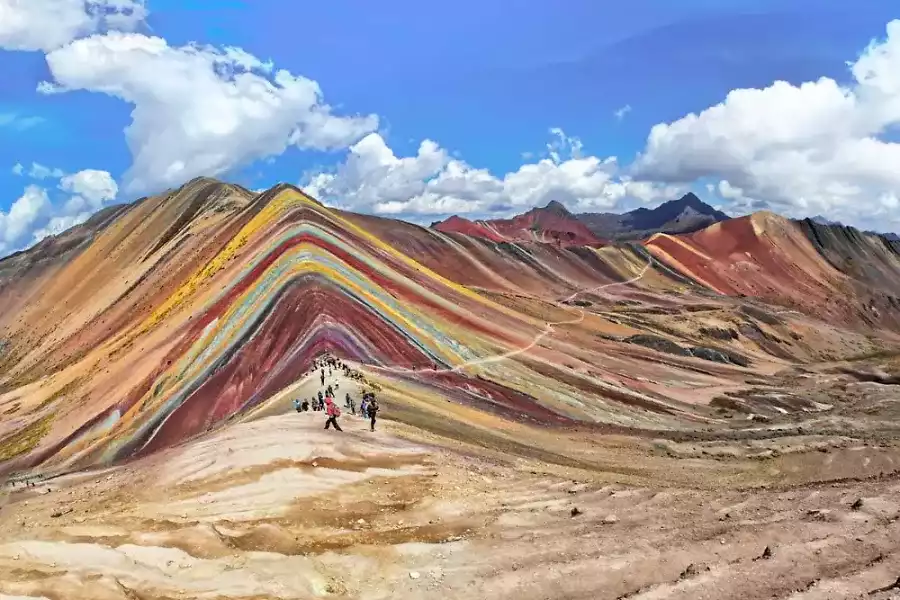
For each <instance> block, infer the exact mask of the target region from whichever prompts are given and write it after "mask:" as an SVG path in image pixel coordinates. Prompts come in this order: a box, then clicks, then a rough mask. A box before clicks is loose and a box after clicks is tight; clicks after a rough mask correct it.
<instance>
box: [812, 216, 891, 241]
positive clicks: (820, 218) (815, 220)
mask: <svg viewBox="0 0 900 600" xmlns="http://www.w3.org/2000/svg"><path fill="white" fill-rule="evenodd" d="M809 220H810V221H812V222H813V223H817V224H818V225H836V226H838V227H847V226H846V225H844V224H843V223H841V222H840V221H833V220H831V219H826V218H825V217H823V216H822V215H816V216H815V217H810V219H809ZM863 233H868V234H871V235H880V236H881V237H883V238H884V239H886V240H888V241H890V242H900V235H897V234H896V233H891V232H888V233H881V232H878V231H872V230H867V231H864V232H863Z"/></svg>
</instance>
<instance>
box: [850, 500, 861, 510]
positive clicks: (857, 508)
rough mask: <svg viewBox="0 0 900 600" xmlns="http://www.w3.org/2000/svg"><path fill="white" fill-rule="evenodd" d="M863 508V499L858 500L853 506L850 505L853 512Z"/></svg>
mask: <svg viewBox="0 0 900 600" xmlns="http://www.w3.org/2000/svg"><path fill="white" fill-rule="evenodd" d="M862 507H863V499H862V498H857V499H856V502H854V503H853V504H851V505H850V508H851V509H853V510H859V509H861V508H862Z"/></svg>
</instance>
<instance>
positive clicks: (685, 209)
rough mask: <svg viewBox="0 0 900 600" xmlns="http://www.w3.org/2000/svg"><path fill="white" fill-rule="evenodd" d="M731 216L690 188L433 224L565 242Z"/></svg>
mask: <svg viewBox="0 0 900 600" xmlns="http://www.w3.org/2000/svg"><path fill="white" fill-rule="evenodd" d="M728 218H729V217H728V215H726V214H725V213H723V212H721V211H719V210H716V209H715V208H713V207H712V206H710V205H708V204H706V203H705V202H703V201H702V200H700V198H698V197H697V196H696V195H694V194H692V193H689V194H686V195H684V196H682V197H681V198H679V199H678V200H670V201H669V202H665V203H663V204H661V205H660V206H658V207H656V208H652V209H647V208H638V209H636V210H632V211H630V212H626V213H622V214H617V213H582V214H573V213H571V212H570V211H569V210H568V209H567V208H566V207H565V206H563V205H562V204H561V203H559V202H556V201H553V202H550V203H549V204H548V205H547V206H545V207H543V208H534V209H532V210H530V211H528V212H527V213H525V214H522V215H518V216H516V217H513V218H511V219H492V220H486V221H470V220H468V219H464V218H462V217H457V216H453V217H450V218H449V219H446V220H444V221H439V222H437V223H433V224H432V227H433V228H434V229H437V230H438V231H442V232H444V233H451V232H454V233H464V234H467V235H472V236H476V237H482V238H487V239H490V240H493V241H497V242H499V241H517V242H521V241H541V242H552V243H557V244H559V245H564V246H575V245H578V246H586V245H587V246H593V245H601V244H603V243H605V242H608V241H628V240H638V239H643V238H646V237H649V236H651V235H653V234H654V233H669V234H678V233H691V232H693V231H697V230H699V229H703V228H704V227H708V226H710V225H712V224H714V223H718V222H720V221H725V220H727V219H728Z"/></svg>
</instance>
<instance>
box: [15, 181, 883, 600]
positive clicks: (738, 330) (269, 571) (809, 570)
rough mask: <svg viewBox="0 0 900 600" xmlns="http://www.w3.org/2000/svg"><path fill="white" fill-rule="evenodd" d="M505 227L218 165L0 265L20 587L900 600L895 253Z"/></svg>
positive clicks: (771, 234)
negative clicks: (320, 193) (359, 202)
mask: <svg viewBox="0 0 900 600" xmlns="http://www.w3.org/2000/svg"><path fill="white" fill-rule="evenodd" d="M535 210H536V211H539V210H540V209H535ZM529 215H530V216H529V217H528V219H524V220H523V222H527V223H528V224H529V227H530V226H532V225H533V224H534V223H540V222H543V221H542V220H541V218H540V217H541V215H539V214H537V213H529ZM516 222H517V221H516V220H515V219H513V220H510V221H508V222H505V223H507V224H506V225H505V226H506V227H513V225H512V224H514V223H516ZM552 222H553V223H554V224H558V220H553V221H552ZM554 226H556V225H554ZM479 227H481V228H482V229H483V228H484V227H485V226H484V225H483V224H481V225H479ZM488 229H489V231H490V234H491V235H490V236H487V237H478V236H477V235H476V234H477V232H475V233H473V235H465V234H461V233H454V232H447V231H438V230H436V229H433V228H423V227H419V226H417V225H412V224H408V223H404V222H400V221H395V220H389V219H381V218H376V217H371V216H364V215H358V214H352V213H345V212H341V211H337V210H332V209H329V208H326V207H324V206H322V205H321V204H319V203H318V202H316V201H315V200H313V199H311V198H309V197H307V196H305V195H304V194H302V193H301V192H300V191H299V190H296V189H295V188H292V187H290V186H278V187H276V188H273V189H272V190H270V191H268V192H266V193H263V194H259V195H257V194H253V193H251V192H249V191H247V190H244V189H243V188H240V187H237V186H232V185H228V184H223V183H220V182H217V181H214V180H209V179H198V180H194V181H192V182H190V183H189V184H187V185H186V186H184V187H183V188H180V189H178V190H173V191H172V192H170V193H169V194H165V195H162V196H155V197H151V198H147V199H145V200H142V201H140V202H138V203H135V204H133V205H128V206H125V207H116V208H114V209H109V210H108V211H106V212H104V213H99V214H98V215H97V216H95V217H94V218H93V219H91V220H90V221H88V222H87V223H85V224H83V225H80V226H78V227H76V228H73V229H71V230H69V231H67V232H65V233H63V234H61V235H60V236H56V237H51V238H48V239H47V240H45V241H44V242H41V243H40V244H38V246H36V247H34V248H32V249H31V250H28V251H26V252H24V253H19V254H16V255H13V256H11V257H9V258H7V259H4V260H3V261H0V330H2V331H0V336H2V345H0V348H2V350H0V413H2V414H3V417H2V419H0V468H2V473H3V474H4V476H5V477H6V483H5V485H4V487H3V496H2V508H0V599H2V600H5V599H9V598H32V599H35V598H46V599H50V600H81V599H84V600H95V599H96V600H105V599H116V600H120V599H140V600H163V599H165V600H174V599H179V600H181V599H193V598H203V599H210V600H212V599H216V600H226V599H228V600H237V599H241V600H251V599H253V600H262V599H294V598H297V599H305V598H359V599H366V600H375V599H388V598H401V599H402V598H409V599H419V598H460V599H462V598H466V599H469V598H510V599H515V600H530V599H535V600H538V599H547V598H551V599H585V600H588V599H590V600H594V599H605V598H609V599H620V598H621V599H624V598H629V599H637V600H650V599H674V598H684V599H691V600H693V599H700V598H709V599H711V600H716V599H731V598H733V599H744V600H750V599H764V598H765V599H769V598H783V599H788V598H789V599H792V600H800V599H804V600H806V599H809V600H811V599H823V600H824V599H839V598H840V599H843V598H871V599H874V600H885V599H888V598H900V521H898V519H900V476H898V473H900V444H898V441H900V435H898V434H900V402H898V400H900V397H898V390H900V244H898V243H897V242H891V241H889V240H887V239H885V238H882V237H879V236H875V235H869V234H862V233H860V232H858V231H856V230H853V229H851V228H846V227H842V226H836V225H835V226H830V225H821V224H817V223H814V222H812V221H809V220H806V221H791V220H788V219H785V218H782V217H780V216H777V215H774V214H772V213H766V212H763V213H755V214H753V215H749V216H746V217H742V218H737V219H730V220H726V221H722V222H718V223H715V224H713V225H711V226H709V227H706V228H705V229H700V230H698V231H695V232H692V233H686V234H678V235H669V234H664V233H657V234H653V235H651V236H649V237H648V238H646V239H644V240H643V241H640V242H633V243H627V244H605V243H593V244H592V245H577V244H572V245H565V244H560V243H555V242H549V243H547V242H544V241H537V240H542V239H543V237H542V235H541V233H540V232H539V231H535V230H532V229H529V230H528V232H527V234H526V232H525V231H524V230H523V232H522V235H521V236H520V239H533V240H536V241H515V240H514V239H512V238H510V240H507V239H505V236H507V235H508V234H509V231H507V230H505V229H504V230H500V229H496V228H494V229H491V228H488ZM497 236H499V237H497ZM493 237H497V239H493ZM573 239H574V238H573ZM325 355H330V356H334V357H337V358H339V359H341V360H342V361H344V363H345V364H346V365H347V366H348V369H349V370H350V372H352V373H353V374H355V376H354V377H352V378H348V377H346V376H345V373H344V371H343V370H341V369H333V371H332V372H326V374H325V375H326V382H325V384H326V385H327V384H331V385H336V386H337V396H338V398H339V399H342V398H343V397H344V395H345V394H347V393H349V394H351V396H352V397H354V398H357V399H358V398H359V397H360V396H361V393H362V392H363V390H369V391H373V390H374V391H375V393H376V394H377V397H378V399H379V403H380V406H381V412H380V413H379V417H378V422H377V424H376V430H375V431H374V432H372V431H369V422H368V421H367V420H365V419H363V418H361V417H359V416H356V415H352V414H349V411H347V410H345V411H344V415H342V416H341V418H340V419H339V421H340V423H341V425H342V427H343V428H344V431H343V432H336V431H333V430H325V429H324V424H325V418H324V416H323V415H322V413H314V412H305V413H297V412H295V411H294V409H293V407H292V401H293V400H294V399H296V398H309V397H312V396H314V395H315V394H316V393H317V392H318V391H320V390H322V389H323V386H322V385H321V381H320V379H319V376H320V372H319V371H318V370H316V369H314V367H313V364H314V361H315V360H316V358H320V357H322V356H325ZM326 371H327V369H326ZM357 401H358V400H357ZM341 404H343V403H341Z"/></svg>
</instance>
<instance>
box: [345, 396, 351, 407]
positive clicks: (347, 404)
mask: <svg viewBox="0 0 900 600" xmlns="http://www.w3.org/2000/svg"><path fill="white" fill-rule="evenodd" d="M344 408H350V392H347V395H346V396H345V397H344Z"/></svg>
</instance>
